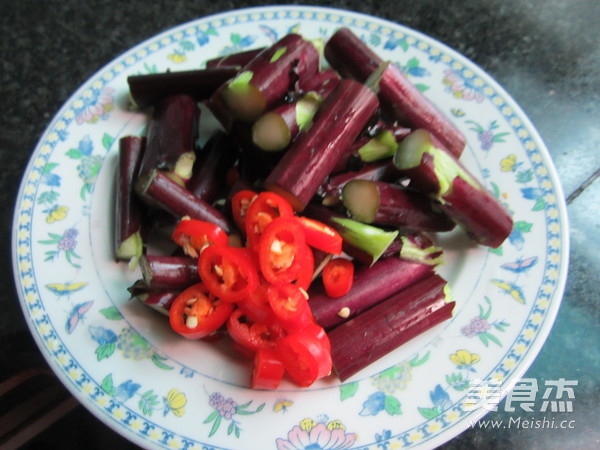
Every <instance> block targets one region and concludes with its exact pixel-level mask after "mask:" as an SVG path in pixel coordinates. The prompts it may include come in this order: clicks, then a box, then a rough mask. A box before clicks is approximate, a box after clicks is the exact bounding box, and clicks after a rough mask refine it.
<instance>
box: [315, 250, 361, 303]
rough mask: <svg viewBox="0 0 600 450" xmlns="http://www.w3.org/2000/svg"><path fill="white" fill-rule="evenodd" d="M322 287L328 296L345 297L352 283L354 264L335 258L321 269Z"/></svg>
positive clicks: (344, 259)
mask: <svg viewBox="0 0 600 450" xmlns="http://www.w3.org/2000/svg"><path fill="white" fill-rule="evenodd" d="M322 278H323V286H324V287H325V292H326V293H327V295H328V296H330V297H333V298H337V297H342V296H343V295H346V294H347V293H348V291H349V290H350V289H351V288H352V282H353V281H354V263H353V262H352V261H350V260H349V259H346V258H335V259H332V260H331V261H329V262H328V263H327V264H325V267H323V275H322Z"/></svg>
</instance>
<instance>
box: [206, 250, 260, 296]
mask: <svg viewBox="0 0 600 450" xmlns="http://www.w3.org/2000/svg"><path fill="white" fill-rule="evenodd" d="M198 273H199V274H200V279H201V280H202V281H203V282H204V284H205V285H206V288H207V289H208V290H209V292H210V293H212V294H213V295H214V296H216V297H218V298H220V299H222V300H224V301H226V302H237V301H240V300H242V299H244V298H247V297H249V296H250V295H251V294H252V292H253V291H254V289H256V287H257V286H258V270H257V268H256V265H255V264H254V262H253V261H252V259H251V258H250V256H249V255H248V253H247V252H246V251H245V249H241V248H236V247H230V246H227V245H216V244H215V245H210V246H208V247H207V248H206V249H205V250H204V251H203V252H202V253H201V254H200V257H199V258H198Z"/></svg>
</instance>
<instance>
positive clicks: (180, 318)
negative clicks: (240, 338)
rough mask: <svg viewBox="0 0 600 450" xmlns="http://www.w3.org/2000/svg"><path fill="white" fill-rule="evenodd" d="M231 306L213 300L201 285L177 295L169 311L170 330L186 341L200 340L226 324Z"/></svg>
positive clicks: (191, 287)
mask: <svg viewBox="0 0 600 450" xmlns="http://www.w3.org/2000/svg"><path fill="white" fill-rule="evenodd" d="M232 311H233V304H232V303H228V302H224V301H222V300H220V299H215V298H214V297H213V296H212V295H210V293H209V292H208V289H206V287H205V286H204V285H203V284H202V283H196V284H194V285H192V286H190V287H189V288H187V289H186V290H184V291H183V292H181V294H179V295H178V296H177V297H176V298H175V300H174V302H173V304H172V305H171V309H170V310H169V322H170V324H171V328H172V329H173V330H174V331H175V332H176V333H178V334H180V335H182V336H183V337H185V338H187V339H201V338H204V337H207V336H209V335H211V334H212V333H214V332H215V331H216V330H218V329H219V328H220V327H221V326H222V325H224V324H225V322H227V319H228V318H229V316H230V315H231V312H232Z"/></svg>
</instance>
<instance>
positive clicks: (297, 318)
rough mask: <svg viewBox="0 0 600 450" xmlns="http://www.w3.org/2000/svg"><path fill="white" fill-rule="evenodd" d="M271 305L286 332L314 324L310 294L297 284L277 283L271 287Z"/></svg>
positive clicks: (268, 294) (269, 296)
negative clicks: (309, 301) (309, 299)
mask: <svg viewBox="0 0 600 450" xmlns="http://www.w3.org/2000/svg"><path fill="white" fill-rule="evenodd" d="M267 296H268V299H269V305H271V309H272V310H273V313H274V314H275V316H276V317H277V319H278V320H279V323H280V324H281V326H282V327H283V328H284V329H285V330H286V331H298V330H301V329H302V328H305V327H306V326H307V325H309V324H311V323H313V322H314V318H313V315H312V312H311V310H310V306H309V305H308V294H307V293H306V291H305V290H304V289H302V288H301V287H299V286H298V285H296V284H292V283H285V282H277V283H274V284H272V285H271V286H269V290H268V293H267Z"/></svg>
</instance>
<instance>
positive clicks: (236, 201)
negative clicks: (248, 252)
mask: <svg viewBox="0 0 600 450" xmlns="http://www.w3.org/2000/svg"><path fill="white" fill-rule="evenodd" d="M257 195H258V194H257V193H256V192H254V191H251V190H248V189H244V190H242V191H238V192H236V193H235V194H234V195H233V197H231V214H232V215H233V220H234V221H235V224H236V225H237V227H238V228H239V230H240V231H241V232H242V233H244V234H246V213H247V212H248V208H249V207H250V204H251V203H252V201H253V200H254V199H255V197H256V196H257Z"/></svg>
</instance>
